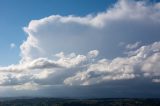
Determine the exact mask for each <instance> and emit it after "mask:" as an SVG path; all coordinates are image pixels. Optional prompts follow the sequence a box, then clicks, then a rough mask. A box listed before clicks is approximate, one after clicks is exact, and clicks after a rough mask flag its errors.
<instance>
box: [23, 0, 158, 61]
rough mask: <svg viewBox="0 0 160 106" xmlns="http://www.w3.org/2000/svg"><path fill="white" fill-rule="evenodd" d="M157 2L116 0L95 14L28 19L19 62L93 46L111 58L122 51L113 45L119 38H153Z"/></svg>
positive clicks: (156, 30) (156, 37)
mask: <svg viewBox="0 0 160 106" xmlns="http://www.w3.org/2000/svg"><path fill="white" fill-rule="evenodd" d="M158 4H159V3H156V4H153V5H150V4H148V3H147V2H145V1H138V2H136V1H129V0H120V1H118V2H117V3H116V4H115V5H114V6H113V7H112V8H110V9H108V10H106V11H105V12H101V13H97V15H91V14H89V15H87V16H84V17H79V16H74V15H69V16H60V15H52V16H49V17H45V18H42V19H39V20H32V21H31V22H30V23H29V25H28V26H27V27H24V31H25V32H26V33H27V35H28V37H27V40H26V41H24V43H23V44H22V45H21V47H20V48H21V56H22V60H21V62H25V61H30V60H32V59H36V58H39V57H48V58H52V57H51V54H55V53H58V52H61V51H63V52H67V53H71V52H76V53H82V54H84V53H86V52H88V51H90V50H94V49H95V50H99V51H101V54H102V55H103V56H104V57H111V58H113V57H116V56H118V55H119V54H120V52H122V51H121V49H120V48H117V44H119V43H120V42H125V43H127V44H130V42H137V40H138V41H139V40H140V41H141V42H143V43H144V44H145V43H148V44H149V43H152V42H154V41H157V39H159V33H160V31H159V29H158V28H159V27H160V21H159V17H160V15H159V14H160V13H159V5H158ZM133 8H134V10H133ZM142 38H143V39H142ZM111 45H112V46H111ZM137 45H138V44H137ZM137 45H132V48H133V46H137ZM104 46H105V47H104ZM129 46H130V47H131V45H129ZM106 52H107V54H106Z"/></svg>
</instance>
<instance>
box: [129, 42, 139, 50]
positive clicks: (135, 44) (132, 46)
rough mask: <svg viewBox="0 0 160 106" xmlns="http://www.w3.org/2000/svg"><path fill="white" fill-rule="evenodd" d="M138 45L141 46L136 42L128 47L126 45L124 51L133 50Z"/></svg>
mask: <svg viewBox="0 0 160 106" xmlns="http://www.w3.org/2000/svg"><path fill="white" fill-rule="evenodd" d="M140 44H141V42H136V43H134V44H128V45H126V49H135V48H137V47H138V46H139V45H140Z"/></svg>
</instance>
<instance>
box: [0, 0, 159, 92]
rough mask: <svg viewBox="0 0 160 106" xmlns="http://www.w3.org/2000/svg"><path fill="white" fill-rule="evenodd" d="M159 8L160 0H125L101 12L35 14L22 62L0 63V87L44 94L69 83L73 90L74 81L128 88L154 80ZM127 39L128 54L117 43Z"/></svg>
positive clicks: (82, 85)
mask: <svg viewBox="0 0 160 106" xmlns="http://www.w3.org/2000/svg"><path fill="white" fill-rule="evenodd" d="M133 8H134V9H133ZM159 10H160V7H159V3H155V4H149V3H147V2H145V1H129V0H120V1H118V2H117V3H116V4H115V5H114V6H113V7H112V8H110V9H108V10H106V11H105V12H101V13H97V15H91V14H89V15H87V16H84V17H79V16H74V15H69V16H60V15H52V16H49V17H45V18H42V19H39V20H32V21H31V22H30V23H29V25H28V26H27V27H24V31H25V32H26V33H27V35H28V36H27V39H26V40H25V41H24V42H23V43H22V45H21V46H20V50H21V53H20V55H21V60H20V62H19V63H18V64H12V65H9V66H6V67H0V87H2V88H3V87H4V88H7V89H8V90H10V91H15V92H20V91H26V92H27V90H28V91H34V92H35V91H37V92H38V93H40V94H42V95H46V94H47V95H51V94H50V92H52V93H53V92H54V91H53V90H52V89H56V90H57V91H59V89H61V91H64V92H63V93H64V94H66V95H68V94H67V91H66V90H64V88H66V87H68V88H67V90H68V91H70V90H71V91H70V92H71V93H70V95H72V91H74V90H73V88H74V87H75V89H78V90H79V89H85V90H87V89H92V90H93V89H98V88H96V85H100V86H99V87H104V86H105V87H106V85H107V86H112V87H111V89H114V90H115V88H120V89H121V90H123V89H122V88H123V87H130V86H132V85H131V84H130V82H132V81H134V82H135V85H134V87H135V86H137V85H138V84H139V82H141V83H142V84H143V83H144V84H146V85H145V86H147V84H148V85H152V86H153V84H154V83H158V82H159V80H160V78H159V77H160V71H159V69H160V67H159V66H160V42H159V40H160V37H159V34H160V30H159V27H160V21H159V19H160V13H159V12H160V11H159ZM137 41H141V42H142V43H141V45H140V42H137ZM122 42H125V43H123V44H122V45H124V44H128V45H127V46H126V48H127V55H126V54H123V53H124V51H126V50H124V51H123V49H122V48H119V47H117V45H118V44H120V43H122ZM132 42H136V43H135V44H132ZM142 44H143V45H142ZM116 82H117V83H118V87H117V83H116ZM112 83H113V84H112ZM126 83H127V84H126ZM121 84H122V85H121ZM136 84H137V85H136ZM142 84H139V85H142ZM77 86H78V87H77ZM93 86H94V87H93ZM119 86H120V87H119ZM121 86H123V87H122V88H121ZM154 86H155V85H154ZM72 87H73V88H72ZM76 87H77V88H76ZM87 87H88V88H87ZM92 87H93V88H92ZM105 87H104V88H105ZM2 88H0V89H2ZM135 88H137V87H135ZM157 88H158V87H157ZM99 89H100V88H99ZM136 90H137V91H139V89H136ZM41 91H43V92H41ZM65 91H66V92H65ZM87 91H88V92H89V90H87ZM87 91H86V93H87ZM93 91H94V90H93ZM115 91H116V90H115ZM148 91H149V90H148ZM44 92H47V93H44ZM59 92H60V91H59ZM75 92H81V91H80V90H79V91H75ZM116 92H117V91H116ZM86 93H84V94H86ZM21 94H23V93H22V92H21ZM91 94H92V92H90V95H91ZM114 94H115V93H114ZM14 95H16V94H14ZM17 95H18V94H17ZM96 95H97V94H96ZM101 95H103V94H101ZM158 95H159V93H158Z"/></svg>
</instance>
